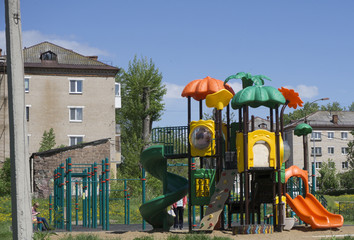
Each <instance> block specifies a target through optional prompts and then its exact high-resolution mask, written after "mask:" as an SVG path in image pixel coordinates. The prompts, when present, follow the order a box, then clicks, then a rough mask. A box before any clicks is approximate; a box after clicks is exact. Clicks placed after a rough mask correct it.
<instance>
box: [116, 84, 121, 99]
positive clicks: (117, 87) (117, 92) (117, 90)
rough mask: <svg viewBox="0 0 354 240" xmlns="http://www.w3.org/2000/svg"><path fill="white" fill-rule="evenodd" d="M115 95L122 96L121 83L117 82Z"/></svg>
mask: <svg viewBox="0 0 354 240" xmlns="http://www.w3.org/2000/svg"><path fill="white" fill-rule="evenodd" d="M115 95H116V97H119V96H120V84H119V83H116V84H115Z"/></svg>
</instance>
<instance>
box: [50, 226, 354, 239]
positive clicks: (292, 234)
mask: <svg viewBox="0 0 354 240" xmlns="http://www.w3.org/2000/svg"><path fill="white" fill-rule="evenodd" d="M57 234H58V235H57V236H53V237H51V239H54V240H57V239H60V238H62V237H64V236H65V235H69V234H71V235H72V236H75V235H78V234H94V235H97V236H99V237H100V238H102V239H119V238H120V239H122V240H123V239H124V240H133V239H134V238H136V237H146V236H153V237H154V239H167V237H168V236H169V235H171V234H177V235H180V236H181V237H183V236H184V235H186V234H188V231H186V230H180V231H171V232H152V231H106V232H104V231H101V232H97V231H96V232H72V233H67V232H57ZM347 235H350V236H352V237H354V226H343V227H341V228H340V229H332V230H312V229H311V228H309V227H302V226H301V227H296V228H293V229H292V230H291V231H283V232H281V233H280V232H275V233H273V234H254V235H232V232H231V231H214V232H213V233H211V234H210V236H221V237H228V238H231V239H249V240H259V239H270V240H288V239H289V240H292V239H294V240H306V239H323V238H331V237H333V236H336V237H337V238H340V237H342V238H343V237H344V236H347Z"/></svg>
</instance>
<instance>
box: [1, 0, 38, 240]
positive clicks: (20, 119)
mask: <svg viewBox="0 0 354 240" xmlns="http://www.w3.org/2000/svg"><path fill="white" fill-rule="evenodd" d="M5 22H6V49H7V60H6V61H7V69H6V70H7V76H8V78H7V80H8V106H9V130H10V159H11V206H12V231H13V235H12V236H13V239H15V240H17V239H32V234H33V226H32V214H31V201H32V200H31V194H30V189H31V188H30V167H29V161H28V157H29V156H28V149H27V144H28V143H27V132H26V121H25V87H24V66H23V56H22V54H23V53H22V45H21V42H22V38H21V12H20V0H5Z"/></svg>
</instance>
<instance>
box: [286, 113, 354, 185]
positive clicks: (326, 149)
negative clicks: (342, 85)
mask: <svg viewBox="0 0 354 240" xmlns="http://www.w3.org/2000/svg"><path fill="white" fill-rule="evenodd" d="M303 121H304V119H301V120H299V121H295V122H294V123H290V124H289V125H287V126H285V128H284V135H285V137H284V139H285V140H286V141H288V143H289V145H290V149H291V156H290V159H289V160H288V161H287V163H286V164H287V166H286V167H289V166H291V165H296V166H298V167H300V168H303V167H304V151H303V138H302V137H298V136H296V135H294V129H295V127H296V126H297V125H298V124H300V123H302V122H303ZM307 123H308V124H309V125H310V126H311V127H312V129H313V130H312V134H309V135H308V136H307V137H308V153H309V158H308V159H309V171H310V173H311V171H312V163H314V161H315V162H316V176H318V175H319V174H318V170H319V168H321V165H322V163H323V162H327V161H328V159H332V160H333V162H334V166H335V167H336V169H337V171H339V172H343V171H346V170H347V169H348V163H347V161H346V160H347V153H348V142H349V141H353V136H352V135H351V134H350V132H351V131H352V130H354V112H339V111H338V112H329V111H318V112H315V113H313V114H311V115H309V116H307ZM317 183H318V181H317Z"/></svg>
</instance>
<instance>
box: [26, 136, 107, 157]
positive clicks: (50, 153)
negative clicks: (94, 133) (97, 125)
mask: <svg viewBox="0 0 354 240" xmlns="http://www.w3.org/2000/svg"><path fill="white" fill-rule="evenodd" d="M109 140H110V138H103V139H99V140H95V141H92V142H86V143H79V144H77V145H73V146H67V147H62V148H55V149H50V150H47V151H43V152H35V153H32V155H31V157H30V158H34V157H35V156H50V155H53V154H57V153H60V152H66V151H69V150H72V149H77V148H84V147H87V146H95V145H99V144H103V143H106V142H107V141H109Z"/></svg>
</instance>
